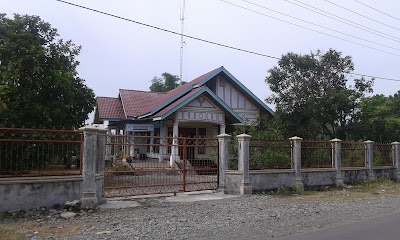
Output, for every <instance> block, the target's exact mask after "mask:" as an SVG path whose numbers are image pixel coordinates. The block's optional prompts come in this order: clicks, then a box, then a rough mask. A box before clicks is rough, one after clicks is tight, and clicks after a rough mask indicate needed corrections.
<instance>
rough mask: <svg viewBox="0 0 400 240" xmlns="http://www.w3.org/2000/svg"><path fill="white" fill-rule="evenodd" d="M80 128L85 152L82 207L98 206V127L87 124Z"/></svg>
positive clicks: (83, 159)
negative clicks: (96, 176) (96, 175)
mask: <svg viewBox="0 0 400 240" xmlns="http://www.w3.org/2000/svg"><path fill="white" fill-rule="evenodd" d="M79 130H81V131H83V135H84V140H83V154H82V160H81V161H82V177H83V183H82V194H81V202H82V205H81V206H82V208H96V207H97V205H98V203H99V201H98V199H97V196H96V178H95V174H96V171H97V164H96V159H97V157H98V151H97V146H98V141H97V138H98V130H99V129H98V128H96V127H91V126H86V127H82V128H80V129H79Z"/></svg>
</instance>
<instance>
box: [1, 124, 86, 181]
mask: <svg viewBox="0 0 400 240" xmlns="http://www.w3.org/2000/svg"><path fill="white" fill-rule="evenodd" d="M82 147H83V134H82V133H81V132H79V131H66V130H49V129H23V128H0V177H17V176H55V175H76V174H81V166H82V163H81V161H80V160H81V159H82V156H81V154H82Z"/></svg>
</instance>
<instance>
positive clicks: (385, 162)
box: [373, 143, 394, 166]
mask: <svg viewBox="0 0 400 240" xmlns="http://www.w3.org/2000/svg"><path fill="white" fill-rule="evenodd" d="M392 149H393V147H392V145H391V144H389V143H375V144H374V147H373V152H374V153H373V154H374V161H373V164H374V166H394V157H393V151H392Z"/></svg>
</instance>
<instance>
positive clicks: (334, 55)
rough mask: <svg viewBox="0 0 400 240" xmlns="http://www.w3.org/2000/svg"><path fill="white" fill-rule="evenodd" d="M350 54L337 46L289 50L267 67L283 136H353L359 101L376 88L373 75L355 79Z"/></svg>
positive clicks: (320, 137) (272, 100)
mask: <svg viewBox="0 0 400 240" xmlns="http://www.w3.org/2000/svg"><path fill="white" fill-rule="evenodd" d="M353 70H354V64H353V62H352V58H351V57H350V56H342V54H341V53H340V52H337V51H335V50H333V49H330V50H329V51H327V52H325V53H322V52H321V51H317V52H316V53H313V52H311V53H310V54H306V55H301V54H295V53H288V54H286V55H284V56H282V58H281V59H280V60H279V62H278V66H275V67H273V68H272V69H270V70H269V71H268V76H267V77H266V83H267V84H268V85H269V87H270V89H271V91H272V92H274V94H272V96H271V97H270V98H268V99H267V101H268V102H270V103H275V104H276V112H277V116H278V121H279V122H280V124H281V128H282V130H283V131H284V135H285V137H289V136H294V135H298V136H301V137H303V138H309V139H322V138H328V137H329V138H335V137H337V138H340V139H343V140H345V139H348V138H351V136H350V135H351V134H352V132H351V131H350V129H349V128H350V127H351V126H352V125H354V124H353V122H357V121H358V118H359V117H360V116H359V115H360V114H359V109H358V104H359V103H360V101H361V99H362V98H363V97H364V95H365V93H370V92H372V84H373V79H370V80H366V79H364V78H360V79H354V83H353V86H350V84H349V82H350V81H349V79H348V77H347V76H348V75H349V74H348V73H349V72H351V71H353Z"/></svg>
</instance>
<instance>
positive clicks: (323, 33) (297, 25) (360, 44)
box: [219, 0, 400, 57]
mask: <svg viewBox="0 0 400 240" xmlns="http://www.w3.org/2000/svg"><path fill="white" fill-rule="evenodd" d="M219 1H221V2H224V3H226V4H229V5H232V6H235V7H239V8H242V9H244V10H247V11H250V12H253V13H257V14H260V15H263V16H265V17H269V18H272V19H275V20H277V21H280V22H284V23H287V24H290V25H293V26H296V27H300V28H304V29H307V30H309V31H313V32H316V33H319V34H322V35H326V36H329V37H332V38H336V39H339V40H342V41H345V42H349V43H353V44H355V45H359V46H362V47H365V48H370V49H374V50H376V51H379V52H384V53H387V54H391V55H394V56H399V57H400V55H399V54H396V53H392V52H388V51H385V50H382V49H379V48H375V47H371V46H367V45H365V44H362V43H358V42H354V41H351V40H348V39H345V38H341V37H338V36H334V35H332V34H329V33H325V32H321V31H318V30H315V29H312V28H309V27H305V26H302V25H299V24H296V23H292V22H289V21H286V20H283V19H280V18H277V17H273V16H270V15H267V14H265V13H260V12H257V11H255V10H252V9H250V8H246V7H243V6H240V5H237V4H234V3H231V2H228V1H225V0H219Z"/></svg>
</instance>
